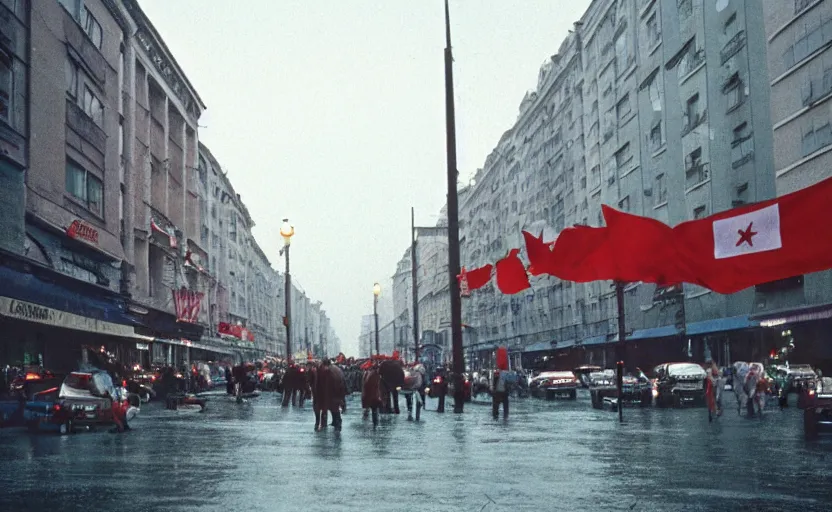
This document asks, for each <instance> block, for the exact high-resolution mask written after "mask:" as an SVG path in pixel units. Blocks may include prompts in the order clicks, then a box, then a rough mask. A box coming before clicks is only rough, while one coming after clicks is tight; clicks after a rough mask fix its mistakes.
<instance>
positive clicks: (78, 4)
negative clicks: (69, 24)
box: [58, 0, 103, 50]
mask: <svg viewBox="0 0 832 512" xmlns="http://www.w3.org/2000/svg"><path fill="white" fill-rule="evenodd" d="M58 2H59V3H60V4H61V5H63V6H64V9H66V10H67V11H69V14H71V15H72V17H73V18H75V21H77V22H78V24H79V25H81V28H82V29H84V32H85V33H86V34H87V37H89V38H90V41H92V44H94V45H95V47H96V48H98V49H99V50H100V49H101V41H102V36H103V31H102V30H101V24H100V23H98V20H96V19H95V17H94V16H93V15H92V14H90V12H89V10H87V6H85V5H84V2H83V0H58Z"/></svg>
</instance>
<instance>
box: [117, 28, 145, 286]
mask: <svg viewBox="0 0 832 512" xmlns="http://www.w3.org/2000/svg"><path fill="white" fill-rule="evenodd" d="M124 46H125V48H124V64H125V66H124V69H123V70H122V71H123V73H125V77H119V78H120V79H122V84H123V83H124V82H125V78H126V82H127V88H126V91H125V92H126V93H127V105H126V107H127V108H125V109H124V113H123V114H124V162H123V165H124V255H125V262H126V263H127V264H126V265H122V280H123V283H124V288H125V289H126V290H127V291H128V292H132V291H133V290H134V288H135V277H136V263H137V262H136V261H135V260H136V253H135V241H136V239H135V235H134V234H133V229H134V227H135V219H136V211H135V208H136V204H135V197H134V196H135V188H136V182H137V180H138V179H143V176H142V172H141V171H143V169H139V170H138V172H134V169H135V167H136V166H135V165H134V160H135V157H136V155H135V151H136V149H135V147H136V49H135V47H134V46H133V37H132V36H130V37H129V38H127V39H126V40H125V41H124Z"/></svg>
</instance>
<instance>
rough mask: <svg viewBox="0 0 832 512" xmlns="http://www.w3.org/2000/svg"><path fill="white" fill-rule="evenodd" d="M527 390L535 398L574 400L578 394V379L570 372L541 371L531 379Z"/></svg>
mask: <svg viewBox="0 0 832 512" xmlns="http://www.w3.org/2000/svg"><path fill="white" fill-rule="evenodd" d="M529 390H530V392H531V395H532V396H534V397H537V398H545V399H546V400H553V399H555V398H568V399H570V400H574V399H575V398H577V396H578V379H577V377H575V374H574V373H572V372H564V371H558V372H542V373H541V374H540V375H538V376H537V377H535V378H534V379H532V382H531V383H530V384H529Z"/></svg>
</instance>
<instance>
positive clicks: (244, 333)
mask: <svg viewBox="0 0 832 512" xmlns="http://www.w3.org/2000/svg"><path fill="white" fill-rule="evenodd" d="M217 332H218V333H220V334H222V335H225V336H233V337H235V338H238V339H241V340H243V341H254V333H253V332H251V331H249V330H248V329H246V328H245V327H243V326H241V325H233V324H229V323H228V322H220V323H219V324H218V325H217Z"/></svg>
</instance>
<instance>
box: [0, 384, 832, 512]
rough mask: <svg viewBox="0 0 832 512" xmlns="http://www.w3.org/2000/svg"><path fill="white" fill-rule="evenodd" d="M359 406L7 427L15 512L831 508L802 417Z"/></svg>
mask: <svg viewBox="0 0 832 512" xmlns="http://www.w3.org/2000/svg"><path fill="white" fill-rule="evenodd" d="M428 406H429V408H430V409H435V406H436V405H435V402H434V401H430V400H429V403H428ZM359 407H360V403H359V401H358V400H356V399H354V400H352V402H351V403H350V408H349V409H348V412H347V414H346V415H345V416H344V428H343V431H342V432H340V433H338V432H334V431H333V430H332V429H331V428H330V429H328V430H327V431H325V432H319V433H316V432H313V424H314V418H313V416H312V411H311V408H310V407H308V406H307V408H306V409H304V410H297V409H291V408H290V409H282V408H280V406H279V396H277V395H271V394H264V395H263V396H261V397H260V398H257V399H254V400H252V401H251V402H249V403H246V404H242V405H238V404H235V403H233V402H232V401H231V400H227V399H226V398H225V397H220V398H214V399H213V400H212V401H211V402H209V408H208V410H207V411H206V413H205V414H198V413H187V412H178V413H177V412H174V411H167V410H165V409H163V408H162V407H161V406H160V404H151V405H150V406H146V407H145V408H144V409H143V411H142V414H141V416H140V419H137V420H136V421H135V422H134V424H133V426H134V430H133V431H132V432H129V433H127V434H124V435H116V434H110V433H107V432H101V433H81V434H76V435H71V436H64V437H60V436H52V435H30V434H27V433H25V432H22V431H20V430H11V429H5V430H0V457H2V460H3V461H4V462H5V463H4V468H3V471H2V472H0V489H2V492H0V510H33V511H34V510H50V511H56V510H59V511H71V510H85V511H99V510H100V511H119V512H126V511H131V510H136V511H139V510H141V511H185V510H217V511H224V512H227V511H229V510H235V511H236V510H250V511H256V510H270V511H273V510H303V511H305V512H308V511H313V510H356V511H358V510H384V511H391V510H408V509H413V508H418V509H421V510H431V511H439V510H449V511H450V510H466V511H469V510H470V511H477V510H483V511H498V510H512V511H517V510H535V511H549V510H605V511H609V510H634V511H641V510H643V511H657V510H682V511H698V510H708V511H713V510H745V509H754V510H757V511H761V510H808V511H811V510H829V509H830V508H832V491H830V489H832V471H830V468H832V465H830V461H832V440H828V441H823V440H822V441H820V442H814V443H807V442H805V441H804V440H803V438H802V416H801V413H800V411H798V410H797V409H795V408H791V409H786V410H784V411H780V410H777V409H774V408H771V409H769V410H768V411H767V414H766V415H765V417H764V418H762V419H754V420H752V419H747V418H739V417H737V416H736V414H735V413H734V412H733V411H732V410H730V408H729V410H728V411H726V414H725V416H724V417H722V418H720V419H719V420H718V421H716V422H714V423H713V424H709V423H708V419H707V412H706V411H705V410H704V409H687V410H659V409H643V410H642V409H627V410H626V411H625V419H626V424H624V425H619V424H618V423H617V421H616V415H615V414H613V413H611V412H608V411H598V410H594V409H592V408H591V407H590V405H589V399H588V396H587V395H585V394H582V395H580V396H579V398H578V400H577V401H575V402H568V401H563V402H543V401H540V400H536V399H526V400H515V401H513V403H512V404H511V407H512V411H511V414H512V416H511V417H510V419H509V420H508V421H505V420H502V419H500V420H493V419H491V417H490V407H486V406H484V405H481V404H472V405H468V406H467V408H466V412H465V414H464V415H462V416H459V415H454V414H451V413H446V414H444V415H440V414H437V413H435V412H434V411H431V410H429V411H428V412H427V413H426V414H425V415H424V416H423V418H422V420H423V421H421V422H413V421H408V420H407V416H406V414H404V413H403V414H402V415H400V416H382V420H381V424H380V425H379V427H378V428H377V429H375V430H374V429H373V428H372V424H371V422H370V421H369V420H367V421H365V420H362V418H361V411H360V409H359ZM402 409H404V407H402Z"/></svg>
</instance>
